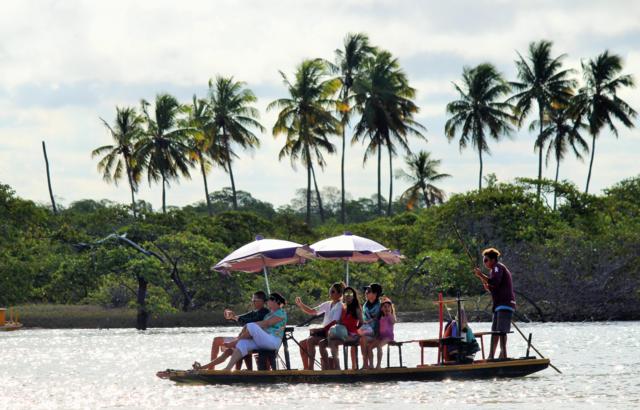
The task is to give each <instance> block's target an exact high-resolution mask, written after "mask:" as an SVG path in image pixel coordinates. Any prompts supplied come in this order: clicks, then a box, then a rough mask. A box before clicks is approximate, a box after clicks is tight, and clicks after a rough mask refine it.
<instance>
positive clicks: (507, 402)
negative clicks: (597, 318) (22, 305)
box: [0, 322, 640, 410]
mask: <svg viewBox="0 0 640 410" xmlns="http://www.w3.org/2000/svg"><path fill="white" fill-rule="evenodd" d="M519 326H520V328H521V329H522V330H523V331H524V332H525V333H528V332H533V335H534V336H533V345H534V346H536V347H537V348H538V350H540V352H541V353H542V354H544V355H545V356H548V357H550V358H551V359H552V363H553V364H554V365H556V366H557V367H558V368H559V369H560V370H562V372H563V374H558V373H556V372H555V371H554V370H552V369H551V368H549V369H547V370H544V371H542V372H540V373H536V374H533V375H530V376H527V377H524V378H519V379H504V380H503V379H498V380H475V381H444V382H398V383H388V384H355V385H337V384H329V385H276V386H233V387H231V386H181V385H176V384H174V383H173V382H171V381H168V380H161V379H158V378H156V377H155V372H156V371H158V370H163V369H166V368H173V369H184V368H187V367H190V365H191V363H193V361H194V360H198V361H200V362H205V361H206V360H207V359H208V355H209V352H210V342H211V339H212V336H213V335H233V334H234V333H235V332H236V331H237V330H238V328H229V327H225V328H175V329H151V330H148V331H146V332H139V331H136V330H130V329H115V330H84V329H75V330H22V331H17V332H9V333H0V342H1V343H0V351H1V355H0V408H1V409H5V408H6V409H23V408H24V409H26V408H63V409H75V408H113V409H115V408H117V409H127V408H163V409H172V408H176V409H177V408H180V409H185V408H186V409H188V408H256V407H264V406H268V407H269V408H274V409H282V408H291V409H297V408H313V409H321V408H336V407H338V408H346V409H351V408H358V409H372V408H373V409H375V408H386V409H389V408H390V407H389V406H392V408H393V409H394V410H397V409H404V408H407V409H409V408H416V407H420V408H426V407H429V408H445V407H447V408H535V409H540V408H548V409H558V408H585V407H588V408H594V409H595V408H598V409H599V408H605V407H606V408H609V409H618V408H637V407H638V406H640V322H612V323H545V324H520V325H519ZM489 327H490V324H489V323H477V324H475V326H474V331H482V330H489ZM306 334H308V331H307V330H306V329H297V330H296V333H295V336H296V338H298V339H301V338H304V335H306ZM436 334H437V324H436V323H399V324H397V325H396V340H409V339H419V338H430V337H435V336H436ZM525 349H526V343H525V342H524V341H523V340H522V338H521V337H520V336H519V335H518V334H517V333H514V334H513V335H510V338H509V354H510V356H522V355H524V352H525ZM395 350H396V349H395V348H394V349H392V363H394V361H395V360H397V356H396V353H395V352H394V351H395ZM385 352H386V349H385ZM291 356H292V359H293V366H294V367H296V366H298V365H299V363H300V360H299V357H298V351H297V347H293V348H292V355H291ZM428 357H429V359H430V360H435V353H429V356H428ZM403 358H404V362H405V365H409V366H413V365H415V364H416V363H418V362H419V360H420V352H419V349H418V348H417V346H415V345H406V346H405V347H404V349H403ZM384 363H386V358H385V359H384V360H383V364H384Z"/></svg>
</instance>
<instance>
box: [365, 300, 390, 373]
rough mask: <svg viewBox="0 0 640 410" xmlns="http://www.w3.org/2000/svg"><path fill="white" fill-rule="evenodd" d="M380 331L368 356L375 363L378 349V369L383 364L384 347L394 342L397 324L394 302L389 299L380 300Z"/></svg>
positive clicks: (370, 346) (371, 345)
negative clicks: (374, 357) (374, 359)
mask: <svg viewBox="0 0 640 410" xmlns="http://www.w3.org/2000/svg"><path fill="white" fill-rule="evenodd" d="M380 311H381V313H380V330H379V332H378V337H377V338H376V339H375V340H374V341H373V342H371V343H370V344H369V352H368V356H369V358H370V359H371V360H372V361H373V349H376V348H377V349H378V364H377V366H376V368H378V369H379V368H380V363H381V362H382V346H384V345H386V344H387V343H389V342H393V340H394V336H393V325H394V324H395V323H396V310H395V308H394V306H393V302H391V299H389V298H388V297H383V298H382V299H381V300H380Z"/></svg>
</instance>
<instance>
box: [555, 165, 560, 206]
mask: <svg viewBox="0 0 640 410" xmlns="http://www.w3.org/2000/svg"><path fill="white" fill-rule="evenodd" d="M556 161H557V163H556V184H555V186H554V187H553V210H554V211H555V210H556V198H557V197H558V175H559V174H560V158H558V157H556Z"/></svg>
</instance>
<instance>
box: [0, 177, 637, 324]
mask: <svg viewBox="0 0 640 410" xmlns="http://www.w3.org/2000/svg"><path fill="white" fill-rule="evenodd" d="M488 182H489V186H488V187H485V189H483V190H482V191H472V192H468V193H465V194H457V195H453V196H452V197H451V198H450V199H449V200H448V201H446V202H445V203H444V204H442V205H438V206H431V207H428V208H427V207H423V208H414V210H413V211H404V212H400V210H401V208H402V207H403V206H404V205H403V204H396V203H395V202H394V207H395V208H396V209H397V211H398V214H397V215H396V216H394V217H390V218H389V217H378V216H377V215H376V213H377V209H376V204H375V202H374V201H373V200H360V201H349V202H348V204H349V205H350V206H353V207H354V208H355V207H356V204H357V203H360V202H364V203H368V206H369V207H370V208H369V210H368V213H366V215H363V219H368V220H366V221H365V222H360V223H353V224H348V225H341V224H338V223H337V222H336V220H337V219H339V218H340V206H339V204H340V196H339V195H335V196H334V202H333V203H331V202H329V201H328V202H327V210H328V211H329V210H330V212H328V214H327V222H325V224H319V225H318V226H316V227H314V228H310V227H309V226H308V225H307V224H306V223H305V222H304V214H305V209H304V206H302V207H300V208H298V209H294V208H293V207H291V206H288V207H282V208H279V209H274V208H273V206H271V205H270V204H268V203H265V202H261V201H258V200H256V199H254V198H252V197H251V196H250V195H249V194H247V193H243V192H241V193H240V195H239V198H240V199H241V200H240V201H238V207H239V210H238V211H232V210H229V209H230V208H232V207H233V200H232V198H231V197H232V195H231V194H230V192H229V191H230V190H229V191H224V192H216V193H213V194H212V195H211V205H212V207H213V209H214V210H215V213H214V215H213V216H209V215H208V210H207V206H206V203H204V202H202V203H198V204H194V205H192V206H186V207H184V208H180V209H178V208H171V209H169V210H168V211H167V213H166V214H165V213H158V212H153V211H152V210H151V209H150V207H149V206H148V205H147V204H144V203H139V204H138V205H139V206H138V207H137V208H138V215H137V217H136V218H134V217H133V215H132V214H131V212H130V209H129V208H128V207H126V206H123V205H120V204H115V203H111V202H109V201H100V202H97V201H93V200H83V201H78V202H75V203H73V204H71V205H70V206H69V207H68V208H66V209H61V210H60V211H59V213H58V215H54V214H53V213H52V212H51V211H50V209H49V208H46V207H43V206H38V205H36V204H34V203H33V202H31V201H28V200H24V199H21V198H18V197H16V196H15V194H14V193H13V191H12V190H11V188H10V187H8V186H6V185H0V214H2V215H3V218H2V220H1V221H0V305H7V304H8V305H12V304H18V303H26V302H30V303H34V302H49V303H59V304H83V303H86V304H99V305H103V306H108V307H124V306H139V307H140V309H141V310H142V311H143V312H145V313H153V312H163V311H178V310H195V309H216V308H220V307H223V306H226V305H229V304H235V303H237V302H238V301H242V300H246V299H247V298H248V297H249V295H250V293H251V292H252V291H253V290H255V289H260V288H263V286H264V284H263V279H262V278H261V276H260V275H254V274H244V273H237V274H232V275H230V276H225V275H222V274H219V273H217V272H214V271H212V270H211V267H212V266H213V265H214V264H215V263H216V262H217V261H218V260H220V259H221V258H222V257H224V256H225V255H226V254H227V253H228V252H230V250H233V249H235V248H237V247H238V246H240V245H242V244H244V243H246V242H249V241H251V240H253V238H254V236H255V235H256V234H262V235H264V236H266V237H276V238H283V239H290V240H295V241H298V242H301V243H311V242H314V241H316V240H319V239H321V238H324V237H328V236H332V235H336V234H340V233H342V231H343V230H350V231H352V232H354V233H356V234H359V235H362V236H366V237H370V238H373V239H375V240H378V241H380V242H381V243H384V244H385V245H387V246H388V247H390V248H397V249H400V250H401V251H402V252H403V254H404V255H406V257H407V259H406V261H405V262H404V263H402V264H400V265H395V266H386V265H377V264H374V265H352V267H351V274H352V275H351V277H352V283H353V284H354V285H357V286H361V285H364V284H367V283H368V282H370V281H374V280H375V281H379V282H380V283H382V285H383V287H384V289H385V291H386V293H387V294H388V295H390V296H392V297H393V298H394V299H395V301H396V302H397V304H398V306H399V308H400V309H401V310H411V309H416V308H419V307H420V306H423V305H424V304H425V303H427V301H428V300H429V299H431V298H432V297H433V295H434V293H435V292H437V291H443V292H446V293H449V294H455V292H457V291H458V290H460V291H462V292H463V293H464V294H468V295H481V294H482V289H481V286H480V285H479V283H477V282H476V281H475V280H474V278H473V276H472V275H471V273H470V268H471V267H470V261H469V260H468V256H467V255H466V253H465V251H464V249H463V247H462V245H461V244H460V242H459V241H458V239H457V237H456V235H455V234H454V231H453V230H452V227H453V226H454V224H455V225H456V226H457V227H458V229H459V231H460V232H461V234H462V236H463V237H464V238H465V240H466V241H467V243H468V246H469V247H470V248H471V251H472V253H473V254H474V255H477V254H478V252H479V250H480V249H482V248H483V247H486V246H489V245H491V246H496V247H498V248H499V249H501V250H502V251H503V253H504V261H505V263H506V264H507V265H508V266H509V267H510V268H511V270H512V271H513V273H514V281H515V287H516V289H517V291H518V292H519V293H518V295H519V296H518V298H519V302H520V304H521V305H522V311H523V312H524V311H526V312H528V314H529V315H530V316H531V317H532V318H538V319H543V320H585V319H587V320H589V319H593V320H598V319H633V318H635V319H637V318H638V317H639V316H640V315H639V314H640V309H639V308H638V306H639V304H638V302H639V301H640V300H639V299H640V293H639V284H640V268H639V266H640V247H639V246H638V244H640V177H638V178H633V179H629V180H625V181H622V182H620V183H618V184H616V185H614V186H612V187H611V188H609V189H607V190H606V191H605V194H604V195H602V196H593V195H589V194H584V193H581V192H579V191H578V190H577V189H576V187H574V186H572V185H571V184H568V183H561V184H557V185H556V184H554V183H553V182H551V181H544V183H543V186H542V195H543V198H547V196H549V197H551V196H552V195H553V191H557V192H558V198H559V199H558V204H557V209H556V210H555V211H554V210H553V208H552V206H551V204H550V203H549V204H547V202H545V201H538V200H537V194H536V187H537V180H521V181H519V182H518V183H516V184H501V183H496V182H495V181H493V180H492V179H489V180H488ZM302 195H304V193H302ZM297 201H298V202H303V201H304V199H303V198H299V199H298V200H297ZM295 202H296V200H294V203H295ZM112 233H117V234H118V235H122V234H126V237H127V238H128V239H131V240H133V241H135V242H136V243H138V244H140V245H142V247H143V248H144V249H145V250H147V251H150V252H152V253H153V254H152V255H150V256H146V255H144V254H143V253H141V252H139V251H137V250H135V249H134V248H133V247H131V246H130V245H128V244H127V243H126V242H124V241H122V240H119V239H117V238H115V239H114V238H113V237H112V239H107V240H105V241H103V242H101V243H97V241H99V240H101V239H102V238H105V237H107V236H108V235H110V234H112ZM154 255H155V256H154ZM425 256H430V260H428V261H427V263H426V264H425V265H424V268H425V269H422V270H420V271H419V272H416V271H414V269H413V267H414V266H415V265H416V263H417V262H418V261H419V260H421V259H423V258H424V257H425ZM343 274H344V266H343V265H342V264H341V263H339V262H331V261H323V262H319V261H313V262H310V263H307V264H305V265H303V266H289V267H281V268H276V269H274V270H273V272H272V274H271V287H272V289H277V290H279V291H281V292H282V293H283V294H285V295H286V296H287V297H293V296H297V295H300V296H303V297H305V298H306V299H309V300H318V299H321V298H322V297H324V296H325V293H326V291H327V286H328V284H329V283H331V282H333V281H336V280H339V279H341V278H343ZM141 290H144V291H145V292H143V293H141Z"/></svg>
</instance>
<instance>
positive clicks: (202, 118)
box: [182, 95, 226, 216]
mask: <svg viewBox="0 0 640 410" xmlns="http://www.w3.org/2000/svg"><path fill="white" fill-rule="evenodd" d="M188 108H189V110H188V114H189V115H188V117H187V118H186V119H185V120H184V121H182V125H183V127H184V128H185V129H186V130H187V134H188V140H187V145H188V146H189V148H190V155H191V159H192V160H194V161H196V162H197V163H198V164H199V165H200V172H201V173H202V179H203V181H204V193H205V198H206V201H207V210H208V212H209V216H212V215H213V210H212V209H211V198H210V197H209V187H208V184H207V172H208V171H209V169H210V168H211V166H212V164H213V163H217V164H219V165H221V166H223V167H224V166H225V164H226V162H225V158H226V157H225V156H224V155H222V152H223V151H224V147H221V146H220V138H218V137H217V135H216V128H215V126H214V124H213V121H212V119H211V114H210V110H209V105H208V103H207V101H206V100H203V99H198V98H196V96H195V95H194V96H193V101H192V103H191V106H189V107H188Z"/></svg>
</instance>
